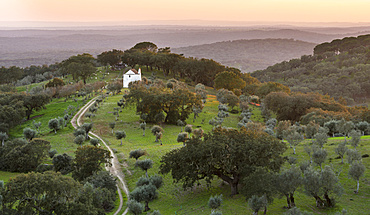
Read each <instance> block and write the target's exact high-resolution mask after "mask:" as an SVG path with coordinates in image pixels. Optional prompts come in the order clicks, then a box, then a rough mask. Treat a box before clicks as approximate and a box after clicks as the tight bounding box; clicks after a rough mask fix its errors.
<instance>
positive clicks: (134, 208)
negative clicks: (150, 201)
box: [126, 199, 144, 215]
mask: <svg viewBox="0 0 370 215" xmlns="http://www.w3.org/2000/svg"><path fill="white" fill-rule="evenodd" d="M126 205H127V208H128V210H129V211H130V212H131V213H133V214H134V215H140V214H142V213H143V211H144V205H143V204H141V203H140V202H137V201H135V200H133V199H130V200H128V201H127V203H126Z"/></svg>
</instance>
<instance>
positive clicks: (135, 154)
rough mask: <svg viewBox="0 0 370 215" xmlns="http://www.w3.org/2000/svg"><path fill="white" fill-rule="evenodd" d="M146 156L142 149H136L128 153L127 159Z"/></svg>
mask: <svg viewBox="0 0 370 215" xmlns="http://www.w3.org/2000/svg"><path fill="white" fill-rule="evenodd" d="M143 155H146V151H145V150H142V149H136V150H133V151H131V152H130V156H129V158H135V159H136V160H137V159H139V158H140V157H141V156H143Z"/></svg>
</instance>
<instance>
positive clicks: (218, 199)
mask: <svg viewBox="0 0 370 215" xmlns="http://www.w3.org/2000/svg"><path fill="white" fill-rule="evenodd" d="M221 203H222V194H220V195H215V196H211V197H209V200H208V207H210V208H211V209H213V210H215V209H218V208H219V207H220V206H221Z"/></svg>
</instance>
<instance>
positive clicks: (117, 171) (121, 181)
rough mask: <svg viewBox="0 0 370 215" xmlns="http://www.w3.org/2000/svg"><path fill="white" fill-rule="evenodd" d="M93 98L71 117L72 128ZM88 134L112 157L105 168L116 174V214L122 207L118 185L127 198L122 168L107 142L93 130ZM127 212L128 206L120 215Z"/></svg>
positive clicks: (78, 121)
mask: <svg viewBox="0 0 370 215" xmlns="http://www.w3.org/2000/svg"><path fill="white" fill-rule="evenodd" d="M95 99H96V98H93V99H92V100H90V101H89V102H88V103H87V104H86V105H84V106H83V107H82V108H81V109H80V110H79V111H78V112H77V113H76V115H75V116H74V117H73V118H72V120H71V124H72V126H73V127H74V128H77V127H78V126H80V125H81V122H80V121H81V117H83V115H84V114H85V112H86V111H88V110H89V107H90V106H91V105H93V104H94V102H95ZM89 136H92V137H94V138H97V139H99V140H100V141H101V142H102V143H103V144H104V145H105V147H107V149H108V150H109V151H110V153H111V155H112V157H113V158H112V159H111V163H112V166H110V167H106V169H107V170H108V171H109V172H110V173H111V174H112V175H114V176H116V177H117V178H118V180H119V183H118V185H117V191H118V195H119V199H120V204H119V207H118V209H117V211H116V212H115V213H114V215H118V214H119V213H120V211H121V209H122V207H123V197H122V193H121V189H119V187H118V186H120V187H121V188H122V190H123V191H124V192H125V194H126V196H127V198H128V196H129V190H128V188H127V185H126V183H125V181H124V178H125V175H124V174H123V173H122V170H121V167H120V166H121V165H120V163H119V161H118V159H117V156H116V155H115V154H114V153H113V151H112V149H111V148H110V147H109V146H108V144H107V143H106V142H105V141H104V140H103V139H102V138H101V137H99V136H98V135H96V134H94V133H93V132H89ZM127 212H128V208H126V210H125V211H124V212H123V213H122V215H125V214H127Z"/></svg>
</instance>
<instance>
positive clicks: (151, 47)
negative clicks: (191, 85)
mask: <svg viewBox="0 0 370 215" xmlns="http://www.w3.org/2000/svg"><path fill="white" fill-rule="evenodd" d="M113 51H114V50H113ZM116 51H117V50H116ZM103 54H104V53H102V54H101V55H99V56H98V61H101V60H100V59H101V58H103V56H104V55H103ZM108 54H109V52H107V53H106V55H108ZM117 54H119V53H118V51H117ZM121 54H122V56H121V58H120V59H121V60H122V62H123V63H124V64H127V65H128V66H131V67H134V66H135V65H136V64H139V65H145V66H147V68H148V69H149V68H150V69H153V68H156V69H158V70H162V71H163V74H164V76H170V75H171V76H172V77H173V78H176V77H177V78H181V79H185V80H186V79H188V80H191V81H194V82H195V83H202V84H204V85H207V86H213V79H214V78H215V76H216V74H217V73H220V72H222V71H225V70H229V69H230V68H227V67H225V66H223V65H221V64H220V63H217V62H216V61H214V60H210V59H203V58H202V59H195V58H186V57H184V56H182V55H179V54H174V53H171V50H170V48H169V47H165V48H158V47H157V46H156V45H155V44H153V43H150V42H142V43H138V44H136V45H135V46H134V47H132V48H131V49H129V50H126V51H124V52H123V53H121ZM113 59H117V58H113ZM116 62H117V61H116ZM111 65H112V64H111Z"/></svg>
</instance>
